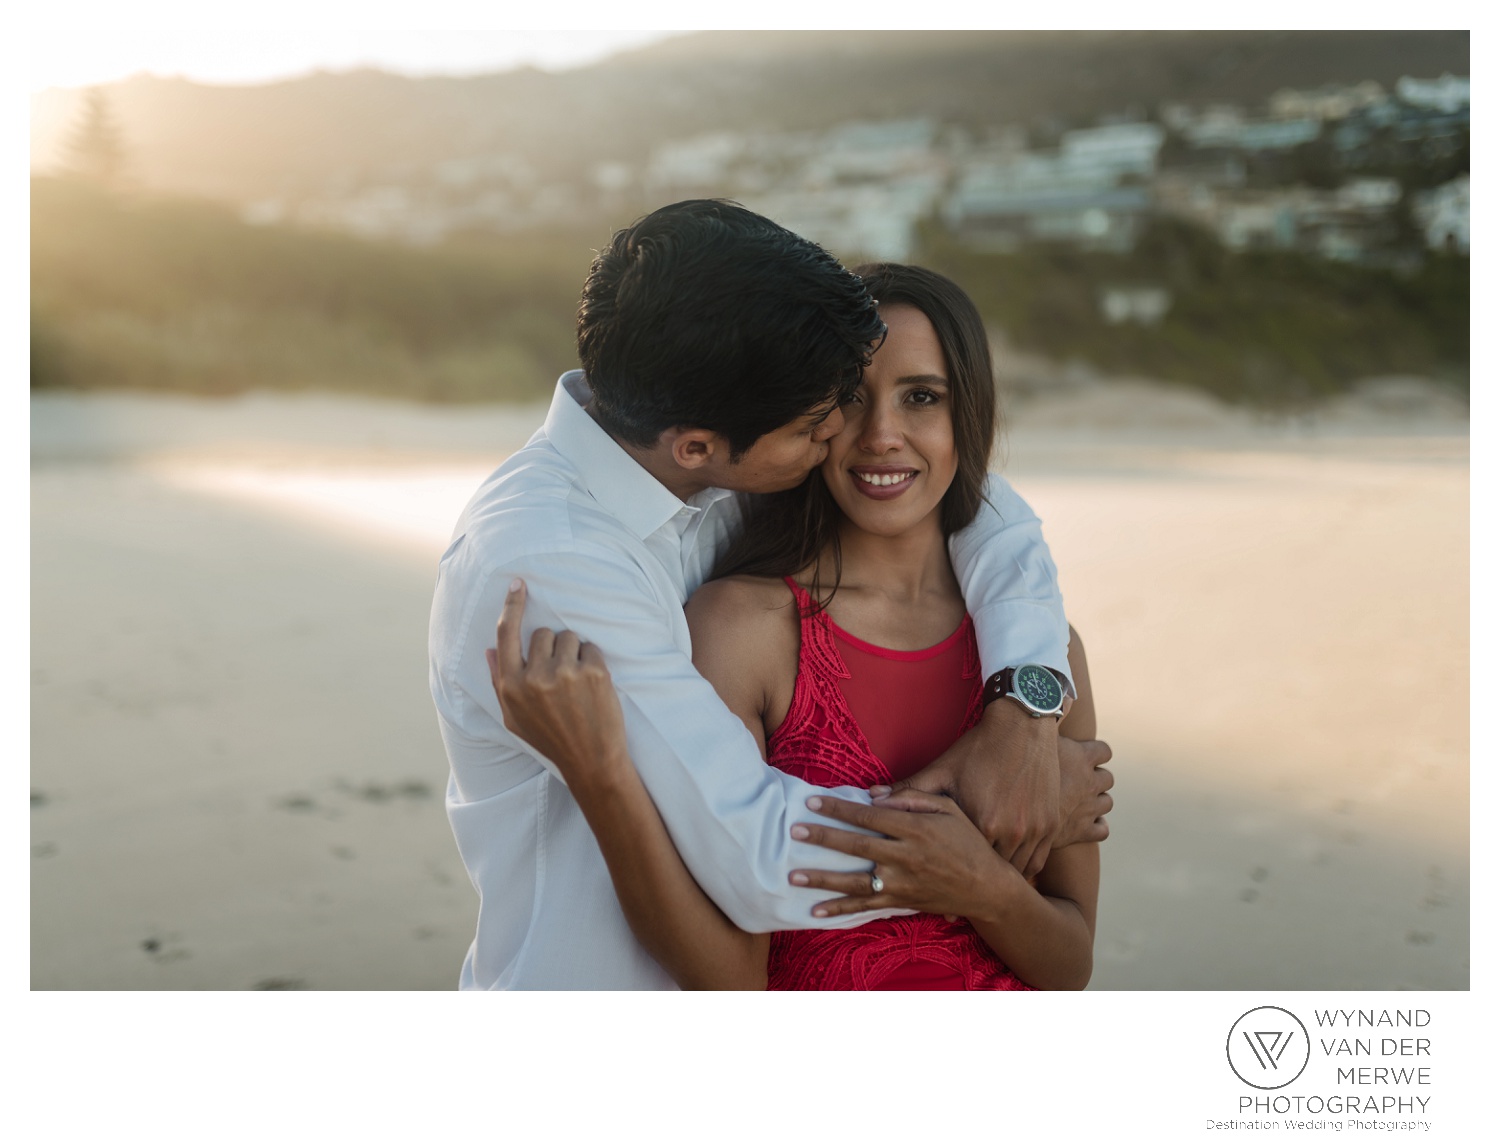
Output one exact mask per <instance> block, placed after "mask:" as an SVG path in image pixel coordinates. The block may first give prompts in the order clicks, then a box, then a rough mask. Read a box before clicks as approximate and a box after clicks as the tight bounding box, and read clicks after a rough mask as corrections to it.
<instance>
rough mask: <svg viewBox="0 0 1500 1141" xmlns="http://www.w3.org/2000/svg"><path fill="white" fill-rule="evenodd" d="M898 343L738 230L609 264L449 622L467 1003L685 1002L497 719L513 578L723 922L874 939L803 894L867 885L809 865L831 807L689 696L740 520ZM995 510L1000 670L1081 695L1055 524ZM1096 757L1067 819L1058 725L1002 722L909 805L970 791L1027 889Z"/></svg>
mask: <svg viewBox="0 0 1500 1141" xmlns="http://www.w3.org/2000/svg"><path fill="white" fill-rule="evenodd" d="M883 329H884V326H883V324H882V323H881V321H880V319H879V316H878V314H877V313H876V310H875V307H874V305H873V303H872V302H871V301H870V299H869V297H868V295H867V294H866V292H865V290H864V287H863V285H862V283H861V282H860V281H859V279H858V278H856V277H854V276H853V275H851V274H849V273H848V272H847V271H845V270H844V269H843V268H842V267H841V266H839V265H838V263H837V262H836V261H834V260H833V259H832V258H831V257H830V256H829V255H828V254H827V253H826V252H825V251H823V250H822V249H820V248H819V247H817V246H816V245H813V244H812V243H811V242H808V241H806V240H805V239H802V238H799V237H798V236H796V235H795V234H792V233H790V232H789V231H787V230H784V229H782V228H781V227H779V226H777V225H775V224H774V223H772V222H770V221H769V220H768V219H765V218H761V217H759V216H758V215H755V214H752V213H750V212H749V211H747V210H744V209H743V208H741V207H739V206H736V205H734V204H732V203H725V202H718V201H701V200H700V201H690V202H680V203H677V204H675V205H673V206H668V207H665V208H663V209H661V210H658V211H656V212H655V213H653V214H651V215H649V216H647V217H646V218H644V219H642V220H641V221H639V222H637V223H636V224H635V225H634V226H632V227H630V228H628V229H626V230H622V231H621V232H620V233H618V234H616V235H615V237H614V239H613V240H612V242H611V243H610V245H609V247H608V248H607V249H605V250H604V251H603V252H601V253H600V255H599V256H598V257H597V258H596V259H595V262H594V265H593V268H592V269H591V270H590V273H589V277H588V280H587V282H586V283H585V286H584V293H583V300H582V303H581V305H580V309H579V316H578V345H579V356H580V360H581V363H582V364H583V370H582V372H581V373H577V372H575V373H569V374H567V375H566V376H564V377H563V378H562V380H561V381H560V382H559V385H558V390H557V393H556V395H555V397H554V399H553V403H552V407H551V410H550V411H549V413H548V416H547V420H546V423H545V424H544V425H543V427H542V428H541V429H540V430H539V431H538V432H537V434H536V435H535V436H533V437H532V439H531V441H530V442H529V443H528V444H527V445H526V447H525V448H523V449H522V450H521V451H519V452H517V453H516V454H515V455H514V456H512V457H511V458H510V459H509V460H507V461H506V462H505V463H504V464H502V465H501V467H500V468H499V469H498V470H497V471H496V472H495V473H494V474H493V475H492V476H491V477H490V479H489V480H488V481H487V482H486V483H485V484H484V485H483V486H482V487H481V488H480V489H479V491H478V492H477V493H476V495H475V496H474V498H473V500H471V501H470V503H469V506H468V507H467V508H466V509H465V511H464V514H463V516H462V517H461V518H460V520H459V523H458V526H457V528H456V530H455V534H454V539H453V542H452V544H451V545H450V547H449V548H448V551H447V552H446V553H445V554H444V555H443V558H442V560H441V563H440V569H439V578H438V585H437V591H436V595H435V597H434V601H433V611H432V625H431V632H430V639H429V649H430V654H431V684H432V692H433V699H434V701H435V703H436V705H437V709H438V715H439V724H440V727H441V730H442V734H443V740H444V744H445V746H446V747H447V751H448V757H449V761H450V764H451V766H452V777H451V780H450V782H449V789H448V814H449V820H450V822H451V823H452V826H453V830H454V835H455V837H456V838H457V841H458V846H459V850H460V853H461V854H462V856H463V858H464V862H465V864H466V865H467V867H468V869H469V874H470V878H471V879H472V880H473V882H474V886H475V888H476V890H477V891H478V892H479V896H480V913H479V926H478V931H477V933H476V936H475V940H474V943H473V945H472V946H471V947H470V949H469V954H468V956H467V957H466V959H465V961H464V966H463V972H462V977H461V985H462V986H464V987H466V988H469V987H481V988H487V987H504V988H543V989H548V988H575V987H595V988H604V989H626V988H671V987H672V986H673V985H674V984H673V983H672V981H671V979H670V977H669V976H668V975H667V974H666V972H665V971H663V970H662V969H661V968H660V967H659V966H658V965H657V963H656V962H655V961H654V960H653V959H652V958H651V957H650V955H649V954H647V953H646V951H645V950H644V948H642V947H641V946H640V944H639V943H637V941H636V940H635V938H634V937H633V936H632V935H631V932H630V930H629V927H628V925H627V923H626V920H625V917H624V914H623V912H622V911H621V909H620V906H619V903H618V900H617V899H616V897H615V894H614V890H613V888H612V885H611V882H610V879H609V873H608V870H607V868H606V866H605V864H604V860H603V857H602V856H601V855H600V853H599V850H598V846H597V844H596V843H595V841H594V838H593V835H592V833H591V832H590V830H589V826H588V823H587V821H586V820H585V819H584V818H583V815H582V812H581V811H580V809H579V807H578V805H577V803H576V802H575V801H574V800H573V799H572V797H571V796H570V795H569V793H568V791H567V788H566V785H565V784H564V783H563V782H562V781H561V779H560V778H559V777H558V775H557V773H556V770H555V767H553V766H552V765H551V764H550V762H548V761H547V760H546V758H545V756H543V755H542V754H540V753H539V752H537V751H536V750H535V749H533V748H532V747H531V746H529V745H528V744H527V743H526V742H525V741H522V740H521V739H520V738H518V737H516V736H514V735H513V734H512V733H511V732H510V731H509V730H508V729H507V728H506V726H505V723H504V721H503V720H502V716H501V712H500V708H499V704H498V702H497V700H496V698H495V693H494V689H493V686H492V682H491V676H490V670H489V666H488V663H487V662H486V660H485V650H486V649H487V648H489V647H491V646H493V644H494V631H495V625H496V620H497V618H498V617H499V615H500V613H501V610H502V607H503V604H504V601H505V598H506V596H507V593H508V591H509V590H510V588H511V584H512V583H513V582H514V581H515V580H517V579H524V580H525V582H526V584H527V588H528V594H527V599H526V610H525V622H526V627H527V629H526V633H527V635H528V636H530V634H531V632H532V631H534V630H536V629H543V628H545V629H561V628H566V629H569V630H571V631H573V632H574V633H575V634H576V635H577V636H578V637H579V638H581V639H583V640H585V641H586V642H589V643H592V644H594V645H596V646H598V647H599V648H600V649H601V650H602V651H603V654H604V657H605V660H606V661H607V664H608V668H609V670H610V673H611V674H612V676H613V678H614V680H615V683H616V685H617V686H618V688H619V693H620V699H621V703H622V705H623V707H624V716H625V726H626V734H627V739H628V743H629V746H630V754H631V757H632V758H633V759H634V761H635V763H636V765H637V768H638V769H639V771H640V773H641V777H642V780H643V782H644V783H645V785H646V787H647V789H648V790H649V792H650V794H651V796H652V799H653V800H654V801H655V802H656V805H657V807H658V809H659V811H660V813H661V815H662V818H663V820H664V821H665V823H666V826H667V829H668V831H669V832H670V834H671V837H672V839H673V841H674V843H675V844H676V846H677V848H678V850H679V851H680V853H681V855H682V858H683V861H684V863H685V864H686V865H687V866H688V868H689V870H690V871H691V872H692V874H693V876H694V877H695V878H696V879H697V880H698V882H699V883H700V885H701V886H702V887H703V889H704V891H705V892H706V893H707V894H708V895H709V896H710V897H711V898H712V899H713V900H714V902H715V903H716V904H718V906H719V907H720V908H721V910H723V911H724V913H725V914H726V915H728V916H729V918H730V919H732V920H733V921H734V922H735V923H737V924H738V925H739V926H741V927H743V928H745V929H746V930H752V931H766V930H774V929H780V928H788V927H811V926H825V925H834V924H835V923H837V924H841V925H848V924H850V923H852V922H857V921H860V920H863V919H867V918H870V917H872V916H873V915H876V914H879V913H869V914H867V915H863V916H859V917H857V918H855V919H850V918H845V919H843V920H819V919H815V918H814V917H813V916H812V915H811V910H812V905H813V903H815V902H816V901H817V900H818V898H820V896H819V895H818V894H817V893H815V892H811V891H809V890H808V889H806V888H796V887H793V886H791V884H790V883H789V882H788V876H789V873H790V871H791V870H792V869H794V868H797V867H810V866H816V867H823V868H828V869H830V870H834V871H851V872H852V871H867V870H868V866H867V865H864V864H862V863H861V862H860V861H858V860H856V859H853V858H851V857H847V856H844V855H842V854H840V853H837V852H833V851H830V850H828V849H826V848H813V847H812V846H810V845H807V844H804V843H799V842H797V841H794V840H793V839H792V838H791V836H790V829H791V825H792V824H793V823H795V822H796V821H797V820H799V819H807V812H806V810H805V808H804V802H805V800H806V798H807V797H808V796H809V795H812V794H813V793H814V792H815V791H817V792H825V791H826V790H814V789H813V788H811V786H808V785H806V784H804V783H803V782H801V781H798V780H796V779H795V778H792V777H789V776H787V775H786V774H783V773H780V772H778V771H776V770H774V769H771V768H769V767H768V766H767V765H766V764H765V763H764V762H763V761H762V760H761V757H760V753H759V750H758V748H757V747H756V745H755V742H754V740H753V739H752V738H751V736H750V735H749V733H748V731H747V730H746V729H745V727H744V725H743V724H742V723H741V722H740V721H739V719H738V718H737V717H735V716H734V715H733V714H732V713H730V712H729V710H728V709H727V708H725V706H724V705H723V704H722V702H720V701H719V699H718V697H717V695H716V694H715V693H714V691H713V689H712V687H711V686H709V684H708V683H707V682H706V681H704V680H703V679H702V678H701V677H700V676H699V675H698V674H697V672H696V671H695V670H694V669H693V667H692V664H691V660H690V644H689V640H688V631H687V624H686V621H685V619H684V617H683V613H682V605H683V603H684V601H685V600H686V599H687V597H688V595H689V594H691V593H692V591H693V590H694V589H696V587H697V586H698V585H699V584H700V583H701V582H702V581H703V579H704V577H705V575H706V574H707V573H708V571H709V570H710V569H711V566H712V563H713V560H714V557H715V555H716V553H717V552H718V551H719V550H721V549H722V547H723V544H724V542H725V541H726V539H727V538H728V537H729V535H730V534H731V533H732V532H733V529H734V527H735V526H736V525H737V522H738V506H737V502H736V500H735V497H734V495H735V493H736V492H744V493H763V492H773V491H777V490H783V489H786V488H789V487H793V486H796V485H797V484H798V483H800V482H801V481H802V480H803V479H804V478H806V476H807V474H808V473H809V472H810V471H811V470H812V468H814V467H815V466H817V465H818V464H819V463H820V462H821V461H822V459H823V457H824V455H825V454H826V452H827V446H826V444H825V443H824V441H826V440H827V439H828V438H830V437H831V436H833V435H834V434H836V433H837V432H838V430H839V429H840V427H841V426H842V414H841V412H840V406H841V404H842V403H843V402H844V400H845V398H846V397H847V395H848V394H849V393H851V392H852V391H853V390H854V388H855V387H857V385H858V383H859V378H860V370H861V368H862V367H863V365H864V364H865V363H867V362H868V359H869V353H870V352H871V351H872V350H873V348H874V347H875V346H876V345H877V344H878V342H879V340H880V337H881V336H882V334H883ZM989 492H990V499H991V501H992V506H991V507H990V508H987V509H986V510H985V511H983V512H982V517H981V519H980V520H978V521H977V522H976V523H975V524H974V525H973V526H971V527H970V528H969V529H967V530H966V531H964V532H963V533H961V534H960V535H958V536H955V539H954V541H953V544H952V555H953V561H954V568H955V571H956V572H957V574H958V577H959V580H960V583H961V584H962V585H963V587H964V592H965V598H966V600H967V602H968V604H969V608H970V611H971V613H972V614H973V616H974V619H975V623H976V627H977V630H978V634H979V640H980V652H981V657H982V658H983V659H984V663H985V669H986V670H987V671H988V672H999V671H1001V670H1003V669H1005V668H1007V667H1015V666H1020V665H1022V664H1026V663H1034V664H1037V665H1040V666H1043V667H1047V668H1048V669H1050V670H1053V671H1055V672H1056V673H1058V674H1059V675H1060V676H1061V677H1062V678H1063V680H1064V681H1065V682H1066V684H1068V685H1069V686H1071V682H1070V681H1069V680H1068V679H1067V652H1066V651H1067V623H1066V620H1065V619H1064V617H1063V614H1062V605H1061V598H1060V596H1059V594H1058V591H1057V586H1056V574H1055V571H1054V569H1053V566H1052V562H1051V558H1050V556H1049V555H1048V553H1047V550H1046V547H1045V545H1044V544H1043V543H1042V541H1041V534H1040V526H1039V523H1038V521H1037V519H1036V517H1035V516H1034V515H1033V514H1032V513H1031V511H1030V510H1029V509H1028V508H1027V507H1026V505H1025V504H1024V503H1022V502H1021V500H1020V499H1019V498H1018V497H1017V496H1016V495H1015V494H1014V492H1012V491H1011V490H1010V488H1009V487H1008V486H1006V485H1005V483H1004V481H1002V480H999V479H994V480H992V482H991V486H990V488H989ZM1006 676H1009V675H1006ZM531 696H533V697H535V698H536V700H538V701H545V700H546V697H545V695H544V694H536V695H531ZM515 698H516V700H517V701H522V702H524V701H526V700H528V695H527V694H526V693H525V692H517V693H516V694H515ZM1093 746H1094V747H1093V749H1092V750H1091V751H1090V750H1084V751H1083V752H1082V753H1073V754H1070V765H1069V766H1067V767H1068V770H1069V772H1070V773H1071V774H1072V775H1073V777H1074V778H1075V779H1073V780H1070V782H1069V789H1068V793H1067V796H1066V797H1065V798H1064V803H1063V806H1062V807H1063V810H1064V811H1063V813H1062V816H1063V817H1065V819H1060V814H1059V767H1058V748H1059V746H1058V737H1057V723H1056V719H1055V718H1054V717H1032V716H1028V714H1027V711H1026V710H1025V709H1023V708H1022V707H1021V706H1020V705H1019V704H1016V703H1013V702H1010V701H997V702H993V703H992V704H991V705H990V706H989V707H988V709H987V711H986V713H985V716H984V719H983V720H982V721H981V723H980V725H979V726H976V728H975V729H974V730H972V731H971V732H970V733H969V734H967V735H965V737H964V738H963V739H962V740H961V741H960V742H959V743H958V744H956V745H955V746H954V747H953V748H952V749H950V750H949V752H948V753H946V754H944V756H943V757H942V758H940V759H939V760H938V761H937V762H935V763H934V765H933V766H932V767H931V768H930V769H929V770H926V771H925V772H924V774H922V775H921V778H920V779H919V780H918V781H917V782H915V783H917V784H918V785H919V787H923V788H926V789H928V790H930V791H938V790H941V791H949V792H951V793H952V794H953V795H954V796H955V797H956V798H957V799H958V802H959V803H960V805H961V806H963V807H964V809H965V810H966V811H967V812H969V813H970V815H971V817H972V818H973V819H974V820H975V822H976V823H977V824H979V826H980V827H981V828H982V829H983V830H984V831H985V833H986V835H987V836H989V837H990V838H991V839H992V840H993V841H995V842H996V846H997V848H998V849H999V850H1000V851H1001V852H1002V854H1003V855H1005V856H1006V857H1007V858H1009V859H1011V860H1012V861H1013V862H1015V863H1016V864H1017V866H1018V867H1021V868H1022V869H1023V870H1034V869H1035V868H1036V867H1039V866H1040V863H1041V862H1042V861H1043V860H1044V859H1045V857H1046V852H1047V850H1048V847H1049V846H1050V844H1051V843H1052V842H1054V841H1055V840H1058V839H1065V840H1076V839H1092V840H1097V839H1102V838H1103V835H1104V833H1105V831H1106V830H1105V828H1104V826H1103V823H1102V820H1100V819H1098V818H1100V817H1101V816H1102V814H1103V813H1104V812H1107V811H1108V808H1109V801H1108V797H1107V795H1106V794H1105V792H1106V789H1107V788H1108V785H1109V783H1111V778H1109V776H1108V774H1107V773H1105V772H1102V771H1100V772H1096V771H1095V766H1097V765H1098V764H1100V763H1102V761H1103V760H1107V759H1108V749H1107V747H1105V746H1103V745H1102V744H1099V743H1097V742H1095V743H1093ZM837 791H838V792H839V794H840V795H842V796H845V797H847V798H849V799H854V800H862V801H863V802H864V803H868V802H869V795H868V793H867V792H865V791H863V790H857V789H841V790H837Z"/></svg>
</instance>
